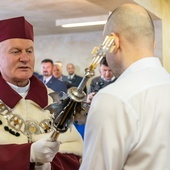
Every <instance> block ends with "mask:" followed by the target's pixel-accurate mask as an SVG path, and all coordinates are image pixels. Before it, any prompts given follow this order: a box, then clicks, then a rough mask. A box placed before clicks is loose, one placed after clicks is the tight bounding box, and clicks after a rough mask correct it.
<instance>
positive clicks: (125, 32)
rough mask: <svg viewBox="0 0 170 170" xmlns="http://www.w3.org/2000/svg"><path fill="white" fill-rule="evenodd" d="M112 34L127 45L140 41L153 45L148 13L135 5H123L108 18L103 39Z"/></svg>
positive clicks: (152, 27)
mask: <svg viewBox="0 0 170 170" xmlns="http://www.w3.org/2000/svg"><path fill="white" fill-rule="evenodd" d="M112 32H114V33H115V34H117V35H121V36H123V37H124V38H125V39H126V40H127V41H128V42H129V43H133V44H136V42H139V41H140V40H144V41H147V42H148V41H149V42H148V43H151V44H152V45H153V43H154V25H153V21H152V19H151V17H150V15H149V14H148V12H147V11H146V10H145V9H144V8H142V7H141V6H139V5H136V4H124V5H122V6H120V7H118V8H117V9H115V10H114V11H113V12H112V14H111V15H110V16H109V18H108V21H107V24H106V25H105V29H104V33H103V34H104V37H105V36H106V35H110V34H111V33H112Z"/></svg>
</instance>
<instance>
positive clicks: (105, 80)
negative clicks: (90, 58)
mask: <svg viewBox="0 0 170 170" xmlns="http://www.w3.org/2000/svg"><path fill="white" fill-rule="evenodd" d="M99 72H100V76H97V77H94V78H93V79H92V80H91V83H90V89H89V95H88V96H87V103H91V100H92V98H93V96H94V95H95V94H96V93H97V92H98V91H99V90H100V89H102V88H103V87H106V86H107V85H109V84H111V83H113V82H114V81H116V77H115V76H114V74H113V72H112V71H111V70H110V68H109V66H108V64H107V61H106V58H105V57H103V58H102V60H101V61H100V65H99Z"/></svg>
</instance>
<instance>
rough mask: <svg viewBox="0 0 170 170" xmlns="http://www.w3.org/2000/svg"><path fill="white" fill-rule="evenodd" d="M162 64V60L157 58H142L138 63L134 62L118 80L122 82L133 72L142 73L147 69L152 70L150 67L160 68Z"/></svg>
mask: <svg viewBox="0 0 170 170" xmlns="http://www.w3.org/2000/svg"><path fill="white" fill-rule="evenodd" d="M160 66H161V63H160V60H159V59H158V58H156V57H147V58H142V59H140V60H138V61H136V62H134V63H133V64H131V65H130V66H129V67H128V68H127V69H126V70H125V71H124V72H123V73H122V74H121V75H120V76H119V78H118V79H117V81H118V80H120V79H122V78H124V77H126V76H127V75H129V74H130V73H132V72H136V71H140V70H143V69H146V68H150V67H160Z"/></svg>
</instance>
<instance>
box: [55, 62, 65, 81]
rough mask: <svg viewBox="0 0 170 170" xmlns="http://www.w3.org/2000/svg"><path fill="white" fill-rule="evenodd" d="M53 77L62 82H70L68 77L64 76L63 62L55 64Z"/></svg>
mask: <svg viewBox="0 0 170 170" xmlns="http://www.w3.org/2000/svg"><path fill="white" fill-rule="evenodd" d="M53 76H54V77H56V78H58V79H59V80H62V81H68V78H67V76H65V75H64V74H63V64H62V62H61V61H56V62H54V66H53Z"/></svg>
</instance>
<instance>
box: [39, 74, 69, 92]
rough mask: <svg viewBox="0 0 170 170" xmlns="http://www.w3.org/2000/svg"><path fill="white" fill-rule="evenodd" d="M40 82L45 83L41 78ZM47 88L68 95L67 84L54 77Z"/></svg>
mask: <svg viewBox="0 0 170 170" xmlns="http://www.w3.org/2000/svg"><path fill="white" fill-rule="evenodd" d="M40 80H41V81H43V78H42V77H41V78H40ZM46 86H47V87H49V88H50V89H52V90H53V91H56V92H58V93H59V92H61V91H62V92H65V93H67V86H66V84H65V83H64V82H63V81H61V80H59V79H57V78H55V77H54V76H52V77H51V79H50V80H49V81H48V83H47V84H46Z"/></svg>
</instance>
